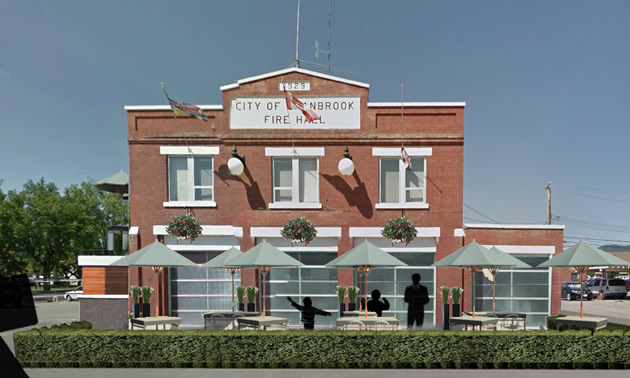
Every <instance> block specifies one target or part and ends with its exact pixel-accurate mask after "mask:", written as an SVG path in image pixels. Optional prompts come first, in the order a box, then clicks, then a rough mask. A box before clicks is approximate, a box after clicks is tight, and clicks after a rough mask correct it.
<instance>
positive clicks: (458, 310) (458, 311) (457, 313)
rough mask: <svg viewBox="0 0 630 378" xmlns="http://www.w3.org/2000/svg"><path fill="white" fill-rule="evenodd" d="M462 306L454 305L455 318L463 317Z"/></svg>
mask: <svg viewBox="0 0 630 378" xmlns="http://www.w3.org/2000/svg"><path fill="white" fill-rule="evenodd" d="M461 314H462V313H461V310H460V305H459V303H453V317H454V318H457V317H459V316H460V315H461Z"/></svg>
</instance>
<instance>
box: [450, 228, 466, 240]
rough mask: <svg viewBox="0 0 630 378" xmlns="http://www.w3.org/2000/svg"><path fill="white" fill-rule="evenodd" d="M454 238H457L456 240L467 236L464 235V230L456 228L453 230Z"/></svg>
mask: <svg viewBox="0 0 630 378" xmlns="http://www.w3.org/2000/svg"><path fill="white" fill-rule="evenodd" d="M453 236H455V237H456V238H462V237H464V236H466V234H465V233H464V229H463V228H456V229H455V230H453Z"/></svg>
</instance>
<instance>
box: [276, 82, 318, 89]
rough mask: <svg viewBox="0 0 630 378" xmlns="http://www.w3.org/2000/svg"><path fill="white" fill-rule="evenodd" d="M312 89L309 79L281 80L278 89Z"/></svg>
mask: <svg viewBox="0 0 630 378" xmlns="http://www.w3.org/2000/svg"><path fill="white" fill-rule="evenodd" d="M285 88H286V90H287V91H294V92H296V91H310V90H311V83H310V82H309V81H281V82H279V83H278V90H281V91H283V90H284V89H285Z"/></svg>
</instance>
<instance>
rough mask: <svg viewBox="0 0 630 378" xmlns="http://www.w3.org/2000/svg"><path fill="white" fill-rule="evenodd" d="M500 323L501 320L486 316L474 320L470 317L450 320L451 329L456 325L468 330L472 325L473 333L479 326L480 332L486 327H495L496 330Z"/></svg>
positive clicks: (476, 317)
mask: <svg viewBox="0 0 630 378" xmlns="http://www.w3.org/2000/svg"><path fill="white" fill-rule="evenodd" d="M498 321H499V318H494V317H485V316H475V317H474V318H473V317H470V316H460V317H454V318H450V319H449V320H448V322H449V328H452V327H453V326H454V325H463V326H464V329H465V330H468V326H469V325H471V326H472V327H473V331H474V330H475V327H477V326H479V330H480V331H481V329H482V328H483V327H484V326H486V327H487V326H491V327H492V326H494V329H495V330H496V329H497V328H496V327H497V322H498Z"/></svg>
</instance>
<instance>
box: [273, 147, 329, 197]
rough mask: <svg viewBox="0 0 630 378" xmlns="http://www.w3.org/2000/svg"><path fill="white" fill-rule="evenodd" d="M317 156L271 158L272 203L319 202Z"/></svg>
mask: <svg viewBox="0 0 630 378" xmlns="http://www.w3.org/2000/svg"><path fill="white" fill-rule="evenodd" d="M318 167H319V161H318V159H317V158H310V157H309V158H297V157H274V158H273V202H274V203H281V202H287V203H319V176H318Z"/></svg>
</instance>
